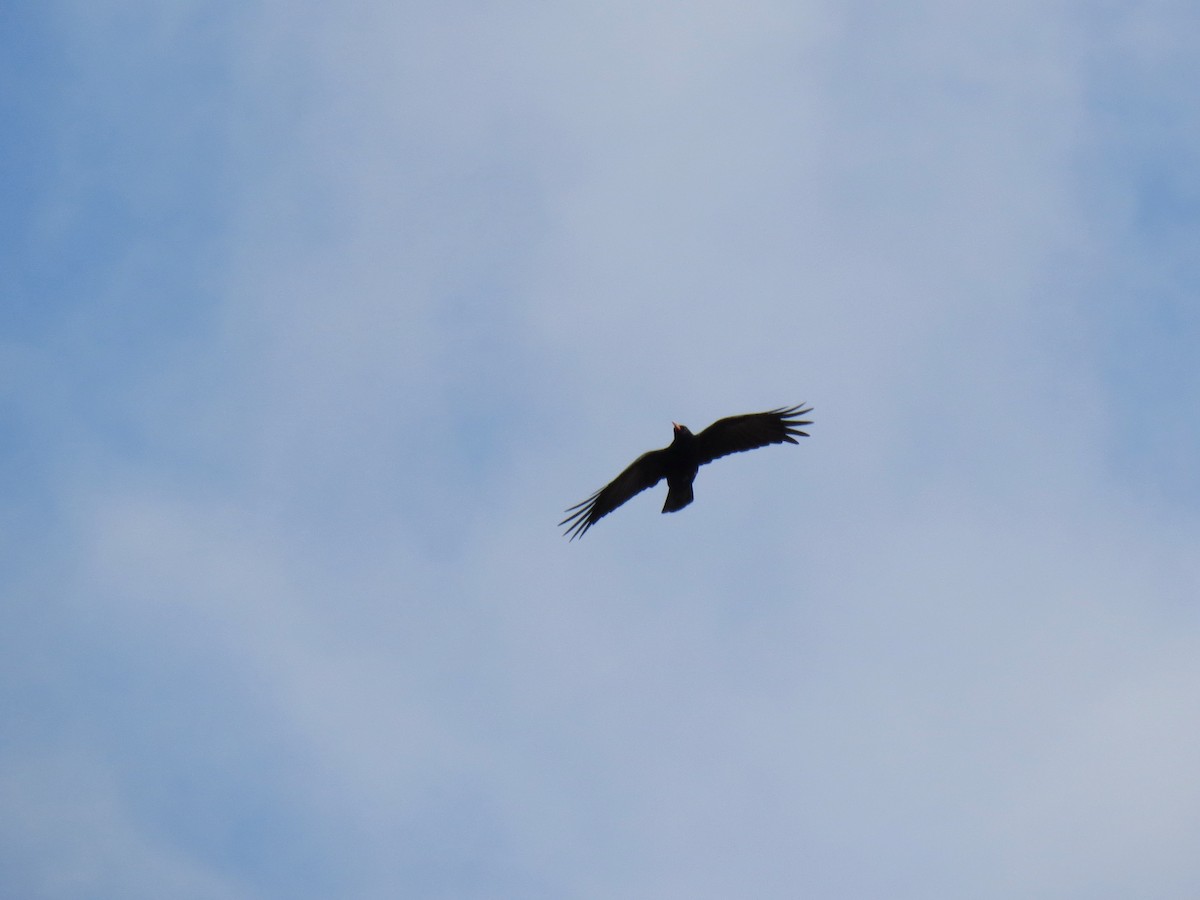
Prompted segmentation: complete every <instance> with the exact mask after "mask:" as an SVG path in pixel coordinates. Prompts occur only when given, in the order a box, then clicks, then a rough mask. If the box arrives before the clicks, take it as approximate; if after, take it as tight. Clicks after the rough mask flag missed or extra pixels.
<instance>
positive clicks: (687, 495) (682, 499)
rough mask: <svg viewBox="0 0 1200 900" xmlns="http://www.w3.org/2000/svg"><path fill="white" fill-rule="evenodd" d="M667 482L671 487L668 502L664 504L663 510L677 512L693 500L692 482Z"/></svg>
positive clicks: (668, 491)
mask: <svg viewBox="0 0 1200 900" xmlns="http://www.w3.org/2000/svg"><path fill="white" fill-rule="evenodd" d="M667 484H668V488H669V489H668V490H667V502H666V503H664V504H663V508H662V511H663V512H665V513H669V512H676V511H677V510H680V509H683V508H684V507H685V506H687V505H688V504H689V503H691V502H692V483H691V482H690V481H689V482H685V483H683V484H678V483H677V484H671V483H670V482H668V483H667Z"/></svg>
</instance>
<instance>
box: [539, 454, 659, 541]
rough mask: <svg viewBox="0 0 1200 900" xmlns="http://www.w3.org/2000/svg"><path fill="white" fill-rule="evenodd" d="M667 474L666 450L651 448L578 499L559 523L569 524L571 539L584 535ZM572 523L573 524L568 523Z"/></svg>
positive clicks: (567, 532) (568, 530)
mask: <svg viewBox="0 0 1200 900" xmlns="http://www.w3.org/2000/svg"><path fill="white" fill-rule="evenodd" d="M666 474H667V451H666V450H651V451H650V452H649V453H643V454H642V455H641V456H639V457H638V458H637V459H635V460H634V461H633V462H632V463H631V464H630V465H629V467H628V468H627V469H626V470H625V471H624V472H622V473H621V474H620V475H618V476H617V477H616V478H614V479H613V480H612V481H610V482H609V483H608V484H606V485H605V486H604V487H602V488H600V490H598V491H596V493H594V494H592V496H590V497H588V498H587V499H586V500H584V501H583V502H582V503H576V504H575V505H574V506H572V507H571V508H570V509H568V510H567V512H569V513H570V515H569V516H567V517H566V518H565V519H563V520H562V521H561V522H559V523H558V524H559V525H566V526H567V530H566V532H565V534H569V535H570V536H571V540H575V538H577V537H582V536H583V534H584V533H585V532H586V531H587V530H588V529H589V528H591V527H592V526H593V525H595V524H596V523H597V522H598V521H600V519H602V518H604V517H605V516H607V515H608V514H609V513H610V512H612V511H613V510H614V509H616V508H617V507H618V506H620V505H621V504H622V503H624V502H625V501H626V500H628V499H629V498H630V497H633V496H635V495H637V494H640V493H641V492H642V491H644V490H646V489H647V488H652V487H654V485H656V484H658V483H659V482H660V481H661V480H662V479H663V478H664V477H665V476H666ZM568 523H570V524H568Z"/></svg>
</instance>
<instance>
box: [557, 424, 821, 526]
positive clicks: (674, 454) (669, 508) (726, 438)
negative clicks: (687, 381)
mask: <svg viewBox="0 0 1200 900" xmlns="http://www.w3.org/2000/svg"><path fill="white" fill-rule="evenodd" d="M811 411H812V408H811V407H808V408H803V404H801V405H800V406H791V407H781V408H779V409H773V410H771V411H769V412H763V413H750V414H749V415H744V416H730V417H729V418H727V419H720V420H718V421H716V422H713V424H711V425H709V426H708V427H707V428H705V429H704V430H703V431H701V432H700V433H699V434H692V432H691V431H689V430H688V428H687V426H685V425H679V424H676V425H675V436H674V439H673V440H672V441H671V444H670V446H669V447H664V448H663V449H661V450H651V451H650V452H649V453H643V454H642V455H641V456H639V457H638V458H637V459H636V460H634V462H633V463H632V464H631V465H630V466H629V467H628V468H627V469H626V470H625V471H624V472H622V473H621V474H620V475H618V476H617V477H616V478H614V479H613V480H612V481H611V482H609V484H607V485H605V486H604V487H603V488H601V489H600V490H598V491H596V493H594V494H592V496H590V497H589V498H588V499H586V500H584V501H583V502H582V503H577V504H576V505H575V506H572V507H571V508H570V509H568V510H567V512H568V513H569V514H570V515H568V516H567V517H566V518H565V519H563V520H562V521H561V522H559V523H558V524H559V525H566V526H567V531H566V533H567V534H568V535H570V537H571V540H574V539H575V538H577V537H581V536H582V535H583V534H584V533H585V532H586V531H587V530H588V529H589V528H591V527H592V526H593V525H595V524H596V522H598V521H599V520H600V519H601V518H603V517H604V516H606V515H608V514H609V513H610V512H612V511H613V510H614V509H616V508H617V507H618V506H620V505H621V504H622V503H624V502H625V501H626V500H628V499H629V498H631V497H633V496H634V495H636V494H639V493H641V492H642V491H644V490H646V489H647V488H651V487H654V485H656V484H658V483H659V482H660V481H662V480H663V479H664V478H665V479H666V480H667V500H666V503H664V504H663V509H662V511H663V512H665V513H668V512H676V511H677V510H680V509H683V508H684V507H685V506H687V505H688V504H689V503H691V502H692V499H693V495H692V482H693V481H694V480H695V478H696V472H697V471H699V469H700V467H701V466H702V465H704V464H705V463H710V462H712V461H713V460H714V459H719V458H720V457H722V456H726V455H728V454H730V453H740V452H742V451H744V450H753V449H755V448H756V447H765V446H766V445H768V444H782V443H785V442H786V443H789V444H795V443H796V438H795V437H794V436H793V435H797V436H801V437H807V436H808V434H807V432H804V431H801V430H800V426H801V425H811V424H812V422H809V421H805V420H801V419H799V418H798V417H799V416H802V415H804V414H805V413H807V412H811Z"/></svg>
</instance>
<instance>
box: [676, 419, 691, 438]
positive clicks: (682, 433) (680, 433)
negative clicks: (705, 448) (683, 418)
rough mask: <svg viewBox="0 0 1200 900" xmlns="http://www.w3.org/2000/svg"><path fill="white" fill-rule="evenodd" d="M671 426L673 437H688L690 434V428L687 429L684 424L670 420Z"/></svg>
mask: <svg viewBox="0 0 1200 900" xmlns="http://www.w3.org/2000/svg"><path fill="white" fill-rule="evenodd" d="M671 427H673V428H674V429H675V437H677V438H681V437H682V438H689V437H691V436H692V432H691V429H689V428H688V427H687V426H686V425H680V424H679V423H678V422H672V423H671Z"/></svg>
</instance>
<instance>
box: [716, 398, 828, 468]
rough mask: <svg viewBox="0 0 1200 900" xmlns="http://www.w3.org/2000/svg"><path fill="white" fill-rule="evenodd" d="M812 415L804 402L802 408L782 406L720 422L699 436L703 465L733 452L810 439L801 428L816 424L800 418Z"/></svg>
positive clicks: (731, 417) (810, 408)
mask: <svg viewBox="0 0 1200 900" xmlns="http://www.w3.org/2000/svg"><path fill="white" fill-rule="evenodd" d="M810 412H812V407H811V406H808V407H806V406H805V405H804V404H803V403H801V404H800V405H799V406H781V407H780V408H779V409H772V410H770V411H768V412H761V413H750V414H749V415H745V416H730V417H729V418H728V419H719V420H717V421H716V422H713V423H712V424H711V425H709V426H708V427H707V428H705V429H704V430H703V431H702V432H700V433H699V434H698V435H696V450H697V452H698V454H699V457H700V465H704V464H705V463H710V462H712V461H713V460H714V459H720V458H721V457H722V456H728V455H729V454H730V453H741V452H743V451H745V450H754V449H756V448H758V447H765V446H767V445H768V444H782V443H785V442H786V443H788V444H794V443H796V437H797V436H798V437H808V432H807V431H801V430H800V429H801V428H802V427H803V426H805V425H811V424H812V422H810V421H809V420H808V419H801V418H800V417H801V416H803V415H806V414H807V413H810Z"/></svg>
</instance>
